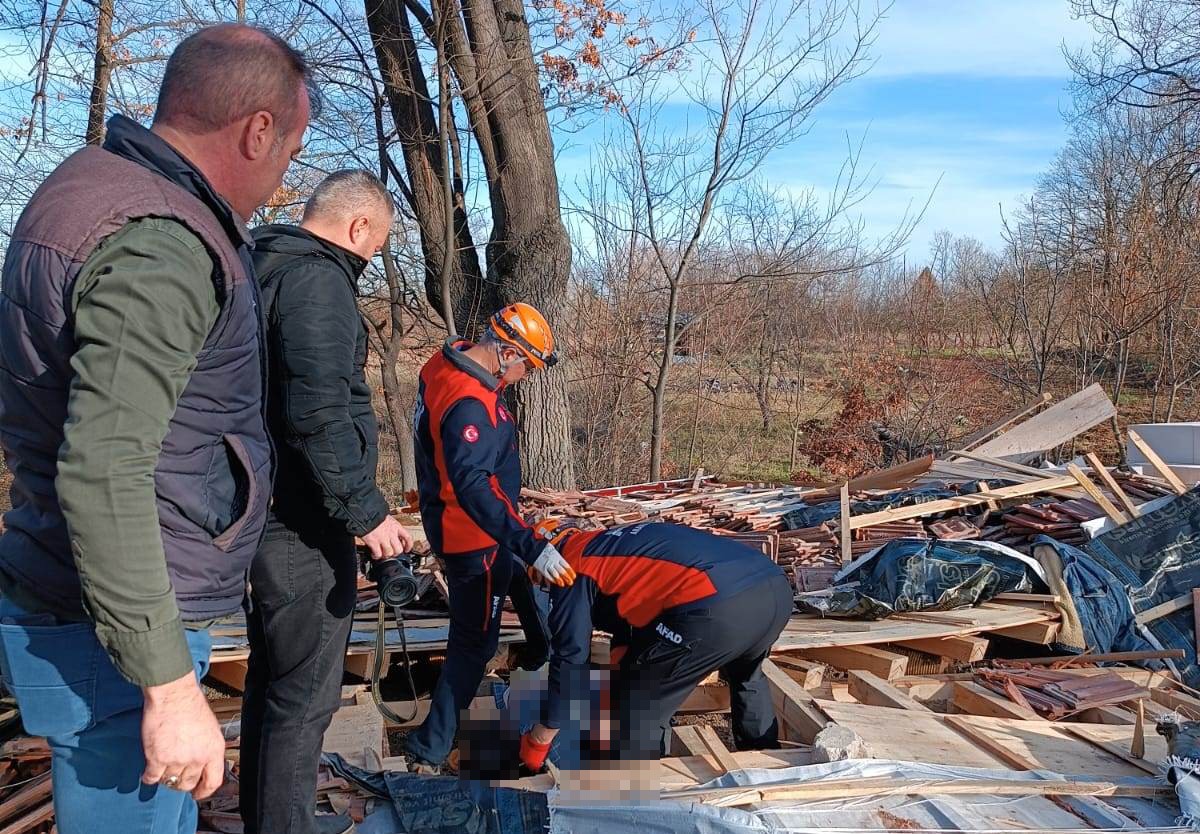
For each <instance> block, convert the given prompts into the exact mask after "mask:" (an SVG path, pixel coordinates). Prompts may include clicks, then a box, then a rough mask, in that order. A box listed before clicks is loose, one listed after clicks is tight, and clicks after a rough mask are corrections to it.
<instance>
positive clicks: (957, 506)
mask: <svg viewBox="0 0 1200 834" xmlns="http://www.w3.org/2000/svg"><path fill="white" fill-rule="evenodd" d="M1077 483H1078V482H1077V481H1076V480H1075V478H1073V477H1070V476H1067V475H1054V476H1051V477H1049V478H1043V479H1042V480H1040V481H1031V482H1030V483H1027V484H1014V485H1013V486H1007V487H1000V488H998V489H993V490H988V492H987V494H986V495H980V494H973V495H959V496H956V497H954V498H943V499H941V500H939V501H929V502H926V503H924V504H915V505H913V506H911V507H894V508H892V509H890V510H880V511H879V512H877V513H864V514H863V515H856V516H851V517H850V529H851V530H859V529H862V528H863V527H870V526H872V525H874V524H882V523H884V522H887V521H903V520H905V519H909V518H922V517H924V516H927V515H934V514H935V513H944V512H949V511H951V510H961V509H963V508H964V507H977V506H979V505H980V504H987V503H988V502H989V501H1001V500H1004V499H1007V498H1025V497H1028V496H1030V495H1036V494H1037V493H1039V492H1052V491H1053V490H1056V489H1066V488H1067V487H1073V486H1076V484H1077Z"/></svg>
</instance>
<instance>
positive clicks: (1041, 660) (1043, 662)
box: [1009, 649, 1187, 675]
mask: <svg viewBox="0 0 1200 834" xmlns="http://www.w3.org/2000/svg"><path fill="white" fill-rule="evenodd" d="M1186 654H1187V653H1186V652H1185V651H1184V650H1183V649H1149V650H1147V651H1143V652H1097V653H1096V654H1080V655H1074V656H1071V657H1021V658H1016V659H1015V660H1012V661H1009V662H1011V663H1028V664H1029V665H1030V666H1051V665H1053V664H1055V663H1125V662H1133V661H1138V660H1183V658H1184V656H1185V655H1186ZM1079 671H1081V672H1084V671H1089V670H1088V669H1086V668H1083V669H1079ZM1090 671H1092V672H1093V674H1095V673H1098V672H1103V671H1105V670H1103V669H1097V670H1090ZM1108 671H1114V670H1108ZM1122 671H1130V672H1138V673H1141V674H1146V675H1153V674H1155V673H1154V672H1151V671H1150V670H1148V669H1126V670H1122ZM1159 674H1161V673H1159Z"/></svg>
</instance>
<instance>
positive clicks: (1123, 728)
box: [1058, 724, 1167, 776]
mask: <svg viewBox="0 0 1200 834" xmlns="http://www.w3.org/2000/svg"><path fill="white" fill-rule="evenodd" d="M1058 727H1059V729H1060V730H1061V731H1062V732H1065V733H1069V734H1070V735H1072V736H1074V737H1076V738H1078V739H1082V740H1083V741H1085V742H1087V743H1088V744H1091V745H1093V746H1094V747H1097V748H1099V749H1101V750H1103V751H1105V752H1106V753H1108V754H1109V755H1111V756H1116V757H1117V758H1118V759H1121V760H1122V761H1124V762H1126V763H1128V764H1130V765H1132V766H1133V767H1136V768H1137V769H1139V770H1142V771H1145V772H1146V773H1150V774H1153V775H1155V776H1158V775H1159V774H1160V773H1161V772H1162V770H1161V768H1160V767H1159V766H1158V762H1161V761H1163V760H1165V759H1166V757H1167V744H1166V740H1165V739H1163V738H1162V737H1161V736H1158V735H1154V736H1143V739H1144V744H1143V750H1142V755H1141V756H1135V755H1134V754H1133V753H1131V752H1130V746H1131V745H1132V743H1133V740H1134V738H1135V737H1136V727H1135V725H1133V724H1124V725H1112V724H1060V725H1058ZM1146 747H1149V750H1147V749H1146Z"/></svg>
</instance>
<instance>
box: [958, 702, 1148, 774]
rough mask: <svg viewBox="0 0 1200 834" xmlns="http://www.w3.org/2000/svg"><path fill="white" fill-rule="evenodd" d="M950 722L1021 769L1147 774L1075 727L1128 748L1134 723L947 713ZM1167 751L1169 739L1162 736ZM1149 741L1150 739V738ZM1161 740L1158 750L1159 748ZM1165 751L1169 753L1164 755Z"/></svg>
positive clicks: (1010, 764) (1009, 763) (1012, 765)
mask: <svg viewBox="0 0 1200 834" xmlns="http://www.w3.org/2000/svg"><path fill="white" fill-rule="evenodd" d="M946 721H947V723H950V724H952V725H953V726H954V727H955V729H957V730H959V731H960V732H963V733H964V735H967V736H969V737H970V738H972V739H973V740H975V741H976V742H977V743H978V744H980V745H981V746H982V747H984V748H985V749H987V750H989V751H990V752H992V753H993V754H994V755H996V756H997V757H999V758H1001V759H1003V760H1004V761H1005V762H1006V763H1007V764H1008V765H1009V766H1010V767H1015V768H1017V769H1021V770H1037V769H1041V768H1045V769H1046V770H1051V771H1054V772H1056V773H1071V774H1072V775H1080V776H1095V777H1098V778H1101V779H1112V778H1116V777H1125V776H1142V775H1144V773H1143V770H1142V768H1140V767H1138V766H1137V765H1133V764H1130V763H1129V762H1128V761H1126V760H1125V759H1124V758H1123V757H1121V756H1117V755H1114V754H1112V753H1111V752H1109V751H1107V750H1102V749H1099V748H1098V747H1096V746H1095V745H1092V744H1090V743H1089V742H1086V741H1084V740H1083V739H1082V738H1079V737H1077V736H1075V735H1072V732H1071V731H1072V730H1075V729H1076V728H1083V730H1084V731H1085V732H1086V731H1091V730H1093V729H1094V730H1095V731H1096V736H1095V737H1098V738H1107V739H1116V738H1124V739H1126V741H1125V749H1126V750H1128V749H1129V743H1128V739H1129V738H1130V737H1131V735H1132V732H1133V727H1130V726H1124V727H1117V726H1111V725H1107V724H1062V723H1057V722H1051V721H1042V720H1038V721H1016V720H1012V719H1007V718H986V717H982V716H974V715H948V716H946ZM1159 741H1160V742H1162V744H1163V749H1165V741H1162V739H1161V738H1160V739H1159ZM1147 742H1148V744H1149V739H1147ZM1158 749H1159V748H1158V746H1157V742H1156V743H1155V747H1154V750H1156V751H1157V750H1158ZM1164 755H1165V754H1164Z"/></svg>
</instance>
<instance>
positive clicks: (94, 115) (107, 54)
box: [83, 0, 113, 145]
mask: <svg viewBox="0 0 1200 834" xmlns="http://www.w3.org/2000/svg"><path fill="white" fill-rule="evenodd" d="M112 24H113V0H99V2H98V3H97V6H96V52H95V58H94V63H93V67H92V90H91V93H90V95H89V96H88V119H87V129H86V130H85V131H84V134H83V141H84V142H86V143H87V144H89V145H99V144H101V143H102V142H103V141H104V116H105V112H106V110H107V109H108V85H109V81H110V80H111V79H112V53H111V50H112Z"/></svg>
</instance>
